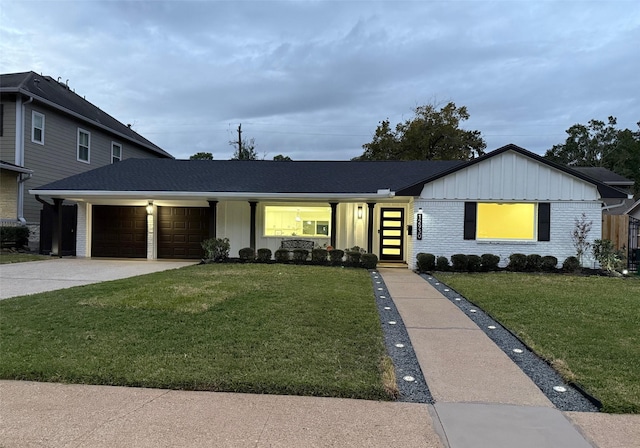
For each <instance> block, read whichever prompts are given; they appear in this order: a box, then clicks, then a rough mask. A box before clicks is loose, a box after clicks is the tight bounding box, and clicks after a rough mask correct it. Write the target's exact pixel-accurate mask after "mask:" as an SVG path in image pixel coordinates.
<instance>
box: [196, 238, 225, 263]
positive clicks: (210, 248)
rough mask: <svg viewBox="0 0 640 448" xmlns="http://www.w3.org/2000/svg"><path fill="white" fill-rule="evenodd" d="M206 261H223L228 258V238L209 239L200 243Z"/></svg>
mask: <svg viewBox="0 0 640 448" xmlns="http://www.w3.org/2000/svg"><path fill="white" fill-rule="evenodd" d="M200 245H201V246H202V248H203V249H204V253H205V259H206V260H207V261H224V260H226V259H227V258H229V250H230V249H231V243H229V238H209V239H206V240H204V241H203V242H202V243H200Z"/></svg>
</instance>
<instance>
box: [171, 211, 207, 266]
mask: <svg viewBox="0 0 640 448" xmlns="http://www.w3.org/2000/svg"><path fill="white" fill-rule="evenodd" d="M209 213H210V209H209V208H208V207H158V258H192V259H199V258H203V257H204V251H203V250H202V246H201V243H202V241H203V240H206V239H207V238H209Z"/></svg>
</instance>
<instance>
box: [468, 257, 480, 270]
mask: <svg viewBox="0 0 640 448" xmlns="http://www.w3.org/2000/svg"><path fill="white" fill-rule="evenodd" d="M481 266H482V259H481V258H480V256H479V255H467V270H468V271H469V272H478V271H480V267H481Z"/></svg>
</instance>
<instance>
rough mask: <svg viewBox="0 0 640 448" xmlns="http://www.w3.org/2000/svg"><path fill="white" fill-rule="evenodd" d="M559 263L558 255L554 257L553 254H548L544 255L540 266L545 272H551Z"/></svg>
mask: <svg viewBox="0 0 640 448" xmlns="http://www.w3.org/2000/svg"><path fill="white" fill-rule="evenodd" d="M557 265H558V259H557V258H556V257H552V256H551V255H547V256H544V257H542V260H541V263H540V267H541V269H542V270H543V271H544V272H551V271H553V270H555V269H556V266H557Z"/></svg>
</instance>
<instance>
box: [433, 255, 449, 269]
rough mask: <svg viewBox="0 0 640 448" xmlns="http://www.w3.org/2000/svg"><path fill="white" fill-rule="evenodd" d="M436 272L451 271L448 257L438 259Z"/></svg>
mask: <svg viewBox="0 0 640 448" xmlns="http://www.w3.org/2000/svg"><path fill="white" fill-rule="evenodd" d="M436 270H437V271H448V270H449V260H448V259H447V257H438V258H436Z"/></svg>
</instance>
